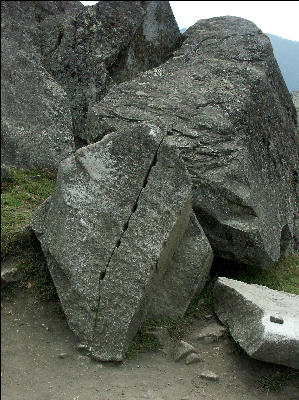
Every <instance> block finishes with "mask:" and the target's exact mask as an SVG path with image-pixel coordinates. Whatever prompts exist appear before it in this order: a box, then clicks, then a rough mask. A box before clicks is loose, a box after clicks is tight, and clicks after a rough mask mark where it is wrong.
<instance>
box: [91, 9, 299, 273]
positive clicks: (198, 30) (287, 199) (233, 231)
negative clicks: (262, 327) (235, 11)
mask: <svg viewBox="0 0 299 400" xmlns="http://www.w3.org/2000/svg"><path fill="white" fill-rule="evenodd" d="M184 38H185V41H184V43H183V45H182V46H181V48H180V49H179V50H178V51H176V52H175V53H174V56H173V57H172V58H170V59H169V60H168V61H166V62H165V63H164V64H163V65H161V66H159V67H158V68H154V69H152V70H149V71H147V72H145V73H143V74H140V75H138V77H137V78H136V79H134V80H132V81H130V82H125V83H121V84H120V85H118V86H117V87H114V88H112V89H111V90H110V92H109V93H108V95H107V96H105V98H104V99H103V100H102V101H101V102H100V103H99V104H97V105H96V106H94V107H93V108H92V109H91V110H90V112H89V115H88V123H87V128H88V129H87V135H88V141H89V142H90V143H91V142H93V141H97V140H99V139H100V138H102V137H103V136H105V135H106V134H108V133H110V132H113V131H115V130H117V131H119V132H121V127H122V124H123V123H124V121H127V122H128V123H130V124H131V125H132V126H133V125H135V124H137V123H139V122H140V121H150V122H152V123H153V122H155V123H159V121H161V120H162V121H163V122H164V123H165V124H166V125H167V126H168V128H167V129H168V135H169V141H170V142H171V143H172V145H173V146H175V147H176V148H177V149H178V150H179V152H180V155H181V157H182V158H183V160H184V161H185V163H186V166H187V168H188V170H189V173H190V175H191V177H192V181H193V208H194V211H195V213H196V216H197V218H198V220H199V222H200V224H201V226H202V227H203V229H204V231H205V233H206V235H207V237H208V239H209V241H210V243H211V245H212V247H213V250H214V252H215V255H217V256H220V257H222V258H226V259H233V260H235V261H237V262H239V263H246V264H252V265H259V266H260V267H262V268H264V267H269V266H271V265H272V264H273V263H274V262H275V261H276V260H277V259H278V258H279V257H280V256H285V255H287V254H288V253H289V252H291V251H292V250H293V231H294V212H295V182H294V178H295V174H296V169H297V166H298V137H296V134H295V123H296V111H295V108H294V106H293V103H292V101H291V96H290V94H289V92H288V90H287V88H286V85H285V83H284V81H283V78H282V76H281V73H280V71H279V68H278V65H277V63H276V60H275V58H274V56H273V51H272V47H271V44H270V41H269V39H268V38H267V36H266V35H264V34H263V33H262V32H261V31H260V29H258V28H257V27H256V26H255V25H254V24H253V23H251V22H249V21H247V20H243V19H241V18H236V17H221V18H212V19H208V20H201V21H198V22H197V23H196V24H195V25H194V26H192V27H191V28H189V29H188V30H187V31H186V33H185V34H184Z"/></svg>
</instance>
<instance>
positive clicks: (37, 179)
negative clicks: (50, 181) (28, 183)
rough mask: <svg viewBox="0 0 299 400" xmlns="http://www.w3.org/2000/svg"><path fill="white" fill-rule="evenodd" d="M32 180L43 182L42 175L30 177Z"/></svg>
mask: <svg viewBox="0 0 299 400" xmlns="http://www.w3.org/2000/svg"><path fill="white" fill-rule="evenodd" d="M30 179H31V180H32V181H39V180H41V175H35V176H30Z"/></svg>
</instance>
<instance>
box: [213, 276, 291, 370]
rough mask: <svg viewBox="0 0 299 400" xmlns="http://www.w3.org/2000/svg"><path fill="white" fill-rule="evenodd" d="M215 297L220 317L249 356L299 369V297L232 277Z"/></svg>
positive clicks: (219, 284) (220, 284)
mask: <svg viewBox="0 0 299 400" xmlns="http://www.w3.org/2000/svg"><path fill="white" fill-rule="evenodd" d="M213 294H214V308H215V312H216V314H217V316H218V318H219V319H220V321H222V322H223V323H224V324H227V325H228V326H229V330H230V333H231V335H232V337H233V338H234V340H235V341H236V342H238V343H239V345H240V346H241V347H242V348H243V349H244V350H245V351H246V353H247V354H248V355H249V356H251V357H253V358H255V359H257V360H261V361H267V362H271V363H275V364H282V365H286V366H288V367H292V368H297V369H299V312H298V310H299V296H296V295H295V294H290V293H285V292H279V291H277V290H272V289H269V288H267V287H265V286H260V285H249V284H247V283H244V282H239V281H235V280H233V279H228V278H218V280H217V281H216V283H215V286H214V293H213Z"/></svg>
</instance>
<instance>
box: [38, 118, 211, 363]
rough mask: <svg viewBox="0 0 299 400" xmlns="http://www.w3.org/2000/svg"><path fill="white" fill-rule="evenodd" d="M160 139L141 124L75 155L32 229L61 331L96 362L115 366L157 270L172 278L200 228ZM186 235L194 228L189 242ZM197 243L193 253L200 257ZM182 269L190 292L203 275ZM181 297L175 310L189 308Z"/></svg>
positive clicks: (170, 152) (184, 180) (184, 177)
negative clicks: (183, 248)
mask: <svg viewBox="0 0 299 400" xmlns="http://www.w3.org/2000/svg"><path fill="white" fill-rule="evenodd" d="M164 137H165V131H164V132H163V131H162V130H160V129H159V128H156V127H155V126H147V125H140V126H137V127H135V128H134V129H133V130H128V129H127V130H126V131H125V132H124V134H123V135H119V134H117V133H114V134H111V135H109V136H106V137H105V138H104V139H103V140H102V141H100V142H98V143H96V144H93V145H89V146H86V147H84V148H82V149H80V150H78V151H77V152H76V153H75V154H74V156H72V157H70V158H68V159H66V160H64V161H63V162H62V163H61V164H60V166H59V170H58V178H57V185H56V189H55V192H54V194H53V196H52V197H51V198H49V199H48V200H47V201H46V202H45V203H44V204H43V205H42V206H41V207H40V208H39V209H38V210H37V212H36V213H35V215H34V217H33V219H32V222H31V226H32V228H33V230H34V231H35V234H36V235H37V237H38V239H39V241H40V243H41V246H42V249H43V252H44V254H45V256H46V259H47V262H48V266H49V270H50V272H51V275H52V277H53V281H54V284H55V286H56V288H57V292H58V295H59V297H60V300H61V303H62V307H63V308H64V311H65V314H66V316H67V319H68V323H69V326H70V327H71V329H72V330H73V331H74V332H75V334H76V335H77V336H78V337H79V339H80V340H81V341H82V342H83V343H84V344H86V345H88V346H90V347H91V348H92V353H93V356H94V357H95V358H97V359H100V360H114V361H120V360H122V358H123V357H124V353H125V351H126V350H127V347H128V345H129V343H130V341H131V339H132V338H133V336H134V335H135V334H136V332H137V330H138V328H139V326H140V324H141V322H142V321H143V319H144V318H145V317H146V316H147V314H148V313H147V304H148V302H149V299H150V298H151V293H152V291H153V289H154V288H155V282H156V281H157V280H158V282H159V281H160V280H162V279H163V276H164V274H165V273H167V274H170V275H171V278H169V279H170V282H171V281H175V280H176V272H177V270H178V267H177V266H175V267H174V270H173V271H172V269H171V264H172V258H173V255H174V253H175V251H176V250H177V249H178V246H180V245H181V244H183V243H184V234H185V231H186V228H187V227H189V228H188V229H189V230H190V224H191V226H192V224H193V225H195V228H193V229H197V230H199V228H198V226H197V225H196V224H195V222H194V221H193V220H192V221H191V220H190V218H191V217H192V215H193V214H192V208H191V190H192V185H191V180H190V177H189V175H188V172H187V170H186V168H185V165H184V163H183V162H182V161H181V160H180V159H179V157H178V156H177V154H176V152H175V150H174V149H173V148H171V147H170V146H168V144H167V142H166V141H165V138H164ZM191 236H192V229H191V232H188V240H187V242H188V241H189V242H190V240H191ZM201 240H202V243H203V246H204V249H202V250H200V249H198V250H197V253H196V254H197V255H199V254H201V255H202V257H203V258H206V253H207V252H209V250H210V249H209V248H208V246H207V244H206V242H205V241H204V237H203V236H202V237H201ZM180 243H181V244H180ZM196 244H197V245H198V241H197V242H196ZM189 247H192V246H190V245H189ZM186 259H187V258H186ZM197 261H198V269H199V270H201V260H197ZM178 262H180V260H175V263H176V264H177V263H178ZM190 263H191V264H192V265H191V267H190V268H189V270H191V269H192V268H193V271H192V272H189V271H188V266H185V264H182V263H181V268H183V269H186V270H187V275H189V276H190V275H192V276H193V279H194V282H191V287H190V291H194V286H196V287H198V286H199V285H201V280H202V279H204V278H205V276H204V277H203V278H202V277H201V274H200V273H199V272H198V271H197V272H196V271H194V268H195V266H194V265H193V260H191V261H190ZM206 263H207V261H206ZM210 265H211V261H210V264H209V267H210ZM207 268H208V267H205V269H204V274H206V269H207ZM180 274H181V275H182V272H181V271H180ZM157 277H158V279H157ZM187 283H188V284H189V282H188V281H187ZM185 290H186V287H181V288H180V287H178V291H177V296H178V298H181V300H182V302H183V303H184V304H183V305H182V308H184V307H187V305H188V304H189V302H190V298H189V297H188V296H186V294H185V293H184V291H185ZM162 300H163V299H161V303H162Z"/></svg>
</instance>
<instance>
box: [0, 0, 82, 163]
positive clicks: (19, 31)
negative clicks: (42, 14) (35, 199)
mask: <svg viewBox="0 0 299 400" xmlns="http://www.w3.org/2000/svg"><path fill="white" fill-rule="evenodd" d="M59 3H75V2H59V1H57V2H55V1H53V2H39V1H37V2H35V1H26V2H25V1H2V2H1V56H2V60H1V61H2V62H1V111H2V113H1V117H2V118H1V158H2V162H5V163H7V164H10V165H15V166H19V167H24V168H31V167H46V168H51V169H52V168H56V167H57V165H58V163H59V162H60V161H61V160H62V159H63V158H65V157H67V156H69V155H70V154H71V152H72V151H73V148H74V139H73V135H72V120H71V113H70V107H69V102H68V98H67V95H66V93H65V91H64V90H63V89H62V87H61V86H60V85H59V84H58V83H57V82H55V80H54V79H53V77H52V76H51V75H50V74H49V73H48V72H47V71H46V70H45V69H44V68H43V66H42V63H41V49H40V42H39V40H40V28H39V23H38V22H37V19H36V13H37V12H38V11H39V10H41V9H42V8H43V5H44V4H46V5H45V7H48V8H52V9H53V10H54V9H55V7H56V5H57V4H59ZM78 3H79V2H78ZM48 4H49V5H48ZM59 7H60V5H58V6H57V8H59ZM57 12H58V11H57ZM55 15H56V14H55Z"/></svg>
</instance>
